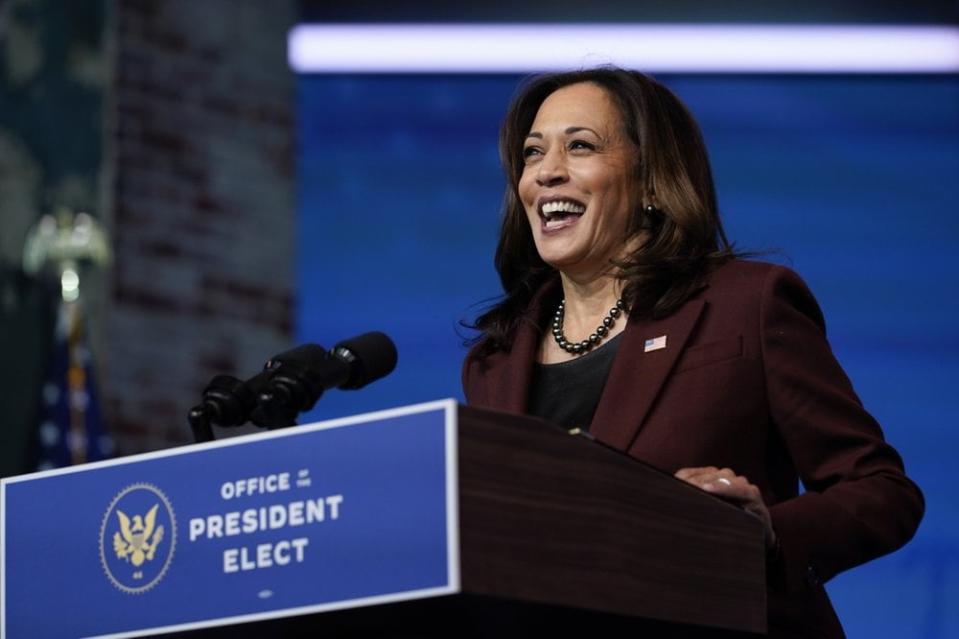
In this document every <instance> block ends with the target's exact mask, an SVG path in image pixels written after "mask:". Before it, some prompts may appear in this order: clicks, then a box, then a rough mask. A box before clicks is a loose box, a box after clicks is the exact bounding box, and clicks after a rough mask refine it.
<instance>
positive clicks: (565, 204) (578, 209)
mask: <svg viewBox="0 0 959 639" xmlns="http://www.w3.org/2000/svg"><path fill="white" fill-rule="evenodd" d="M542 211H543V215H544V216H545V217H546V219H549V217H550V216H551V215H553V214H554V213H572V214H575V215H581V214H583V213H585V212H586V207H585V206H583V205H582V204H576V203H575V202H569V201H567V200H554V201H552V202H547V203H546V204H544V205H543V208H542Z"/></svg>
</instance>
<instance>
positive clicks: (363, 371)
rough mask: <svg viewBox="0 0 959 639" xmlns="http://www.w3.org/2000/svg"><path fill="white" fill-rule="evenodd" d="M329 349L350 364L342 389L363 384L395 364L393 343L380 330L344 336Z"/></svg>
mask: <svg viewBox="0 0 959 639" xmlns="http://www.w3.org/2000/svg"><path fill="white" fill-rule="evenodd" d="M331 352H332V353H333V356H334V357H337V358H339V359H341V360H343V361H345V362H347V363H348V364H349V365H350V377H349V379H347V380H346V381H345V382H343V383H342V384H340V386H339V387H340V388H342V389H347V390H352V389H357V388H363V387H364V386H366V385H367V384H369V383H370V382H375V381H376V380H378V379H380V378H381V377H385V376H387V375H389V374H390V373H391V372H393V369H394V368H396V360H397V354H396V344H394V343H393V340H391V339H390V338H389V337H388V336H386V335H385V334H383V333H380V332H379V331H373V332H370V333H363V334H362V335H357V336H356V337H351V338H350V339H347V340H343V341H342V342H340V343H339V344H337V345H336V346H334V347H333V350H332V351H331Z"/></svg>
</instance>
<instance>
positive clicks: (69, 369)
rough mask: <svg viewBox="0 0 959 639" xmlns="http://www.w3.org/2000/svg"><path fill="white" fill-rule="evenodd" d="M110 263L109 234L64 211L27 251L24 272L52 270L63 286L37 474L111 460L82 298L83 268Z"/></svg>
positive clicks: (48, 221) (33, 237)
mask: <svg viewBox="0 0 959 639" xmlns="http://www.w3.org/2000/svg"><path fill="white" fill-rule="evenodd" d="M108 261H109V249H108V246H107V241H106V236H105V233H104V232H103V230H102V229H101V228H100V226H99V225H98V224H97V223H96V221H95V220H94V219H93V218H92V217H91V216H89V215H87V214H86V213H80V214H77V215H73V213H71V212H70V211H68V210H61V211H60V212H58V214H57V216H56V217H53V216H49V215H45V216H43V217H42V218H41V219H40V222H39V223H38V224H37V225H36V226H35V227H34V228H33V229H32V230H31V232H30V234H29V235H28V237H27V241H26V245H25V247H24V257H23V262H24V271H26V272H28V273H32V274H37V273H39V272H41V271H47V272H52V273H53V274H54V275H56V276H58V278H59V282H60V301H59V308H58V311H57V322H56V328H55V335H54V340H53V347H52V349H51V353H50V360H49V364H48V368H47V374H46V377H45V380H44V384H43V387H42V390H41V396H40V403H41V405H40V411H39V420H38V421H39V423H38V428H37V452H38V455H37V460H38V462H37V470H49V469H51V468H59V467H62V466H69V465H73V464H82V463H85V462H88V461H97V460H100V459H106V458H108V457H109V456H110V455H111V454H112V452H113V442H112V439H111V438H110V437H109V435H108V434H107V433H106V431H105V428H104V424H103V415H102V412H101V410H100V402H99V395H98V391H97V384H96V375H95V371H96V368H95V366H94V358H93V354H92V352H91V350H90V347H89V344H88V340H87V331H86V322H85V319H86V318H85V314H84V310H83V302H82V299H81V294H80V277H81V272H83V271H82V270H81V266H90V267H95V266H100V265H103V264H105V263H107V262H108Z"/></svg>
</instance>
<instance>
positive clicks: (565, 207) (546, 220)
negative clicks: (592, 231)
mask: <svg viewBox="0 0 959 639" xmlns="http://www.w3.org/2000/svg"><path fill="white" fill-rule="evenodd" d="M585 212H586V205H585V204H583V203H582V202H578V201H576V200H571V199H565V198H561V199H550V200H544V201H541V202H540V204H539V216H540V218H541V219H542V220H543V228H544V229H545V230H547V231H555V230H559V229H561V228H564V227H567V226H569V225H571V224H573V223H574V222H575V221H576V220H577V219H578V218H579V217H581V216H582V215H583V213H585Z"/></svg>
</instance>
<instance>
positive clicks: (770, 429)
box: [463, 68, 924, 637]
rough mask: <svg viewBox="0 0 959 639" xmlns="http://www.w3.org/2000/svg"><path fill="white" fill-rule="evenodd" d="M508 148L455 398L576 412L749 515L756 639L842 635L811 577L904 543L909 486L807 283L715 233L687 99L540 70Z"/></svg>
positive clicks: (635, 83)
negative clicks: (760, 565)
mask: <svg viewBox="0 0 959 639" xmlns="http://www.w3.org/2000/svg"><path fill="white" fill-rule="evenodd" d="M500 153H501V157H502V160H503V163H504V165H505V167H506V173H507V176H508V179H509V184H508V186H507V190H506V197H505V211H504V219H503V223H502V228H501V232H500V238H499V245H498V247H497V253H496V266H497V270H498V272H499V275H500V278H501V282H502V285H503V288H504V292H505V295H504V297H503V299H502V301H501V302H500V303H499V304H498V305H496V306H495V307H493V308H492V309H491V310H490V311H488V312H487V313H486V314H484V315H482V316H481V317H480V318H478V320H477V322H476V326H477V328H478V329H479V330H480V331H481V332H482V335H481V336H480V338H479V339H478V340H477V343H476V344H475V345H474V347H473V348H472V350H471V351H470V353H469V354H468V355H467V358H466V361H465V364H464V369H463V385H464V389H465V393H466V397H467V400H468V402H469V403H471V404H474V405H479V406H485V407H489V408H494V409H500V410H507V411H512V412H524V413H529V414H532V415H536V416H539V417H543V418H546V419H549V420H551V421H554V422H556V423H558V424H560V425H562V426H564V427H567V428H580V429H584V430H589V431H590V432H591V434H592V435H593V436H594V437H595V438H596V439H598V440H600V441H603V442H605V443H606V444H608V445H611V446H613V447H615V448H618V449H621V450H623V451H625V452H628V453H629V454H630V455H633V456H634V457H637V458H639V459H642V460H644V461H646V462H648V463H650V464H652V465H654V466H657V467H659V468H661V469H663V470H665V471H667V472H670V473H673V474H675V476H676V477H677V478H679V479H681V480H683V481H686V482H689V483H691V484H693V485H696V486H698V487H700V488H702V489H703V490H706V491H708V492H711V493H713V494H715V495H717V496H718V497H721V498H723V499H726V500H729V501H731V502H733V503H735V504H737V505H739V506H740V507H742V508H743V509H745V510H746V511H748V512H750V513H752V514H754V515H755V516H756V517H758V518H759V519H760V521H762V523H763V525H764V527H765V530H766V541H767V547H768V550H769V568H770V569H769V572H768V583H767V589H768V598H767V602H768V614H769V636H770V637H823V636H825V637H841V636H843V633H842V627H841V626H840V624H839V621H838V619H837V618H836V616H835V613H834V612H833V610H832V607H831V605H830V603H829V600H828V597H827V596H826V592H825V590H824V589H823V582H824V581H825V580H827V579H829V578H831V577H832V576H834V575H836V574H837V573H839V572H841V571H843V570H846V569H848V568H850V567H853V566H855V565H858V564H861V563H863V562H865V561H868V560H870V559H872V558H875V557H877V556H879V555H882V554H885V553H887V552H890V551H892V550H894V549H895V548H898V547H899V546H901V545H902V544H904V543H905V542H906V541H908V539H909V538H910V537H911V536H912V535H913V533H914V532H915V530H916V527H917V525H918V523H919V520H920V518H921V517H922V513H923V508H924V503H923V498H922V494H921V493H920V492H919V490H918V488H917V487H916V486H915V484H913V483H912V482H911V481H910V480H909V479H908V478H907V477H906V476H905V474H904V471H903V467H902V461H901V459H900V457H899V455H898V454H897V453H896V451H895V450H893V449H892V448H891V447H890V446H889V445H888V444H887V443H886V442H885V440H884V438H883V434H882V431H881V429H880V428H879V425H878V424H877V423H876V422H875V420H874V419H873V418H872V416H871V415H869V413H867V412H866V411H865V410H864V409H863V407H862V404H861V402H860V401H859V398H858V397H857V396H856V394H855V393H854V391H853V389H852V386H851V384H850V383H849V380H848V379H847V377H846V375H845V373H844V372H843V370H842V368H841V367H840V365H839V364H838V362H837V361H836V359H835V357H834V356H833V354H832V351H831V349H830V347H829V344H828V342H827V341H826V337H825V324H824V320H823V317H822V313H821V311H820V309H819V306H818V305H817V303H816V301H815V299H814V298H813V296H812V294H811V293H810V292H809V290H808V288H807V287H806V286H805V284H804V283H803V282H802V280H801V279H800V278H799V277H798V276H797V275H796V274H795V273H793V272H792V271H790V270H788V269H785V268H782V267H779V266H774V265H772V264H764V263H761V262H749V261H745V260H743V259H740V258H741V256H737V254H736V253H735V251H734V250H733V249H732V247H731V246H730V244H729V242H728V241H727V240H726V237H725V233H724V232H723V229H722V225H721V222H720V220H719V216H718V213H717V206H716V198H715V192H714V188H713V181H712V176H711V172H710V168H709V162H708V159H707V154H706V151H705V147H704V144H703V141H702V136H701V134H700V133H699V128H698V126H697V125H696V123H695V121H694V120H693V118H692V117H691V116H690V115H689V112H688V111H687V110H686V108H685V107H684V106H683V105H682V103H681V102H680V101H679V100H678V99H677V98H676V97H675V96H674V95H673V94H672V93H671V92H670V91H669V90H668V89H666V88H665V87H663V86H662V85H660V84H659V83H657V82H655V81H654V80H652V79H651V78H649V77H647V76H644V75H642V74H639V73H635V72H630V71H625V70H620V69H608V68H603V69H593V70H587V71H579V72H572V73H564V74H558V75H547V76H541V77H538V78H535V79H533V80H532V81H531V82H530V83H529V84H527V85H526V86H525V87H524V88H523V90H521V92H520V93H519V95H518V97H517V98H516V99H515V100H514V102H513V105H512V107H511V108H510V110H509V113H508V114H507V117H506V121H505V123H504V126H503V129H502V134H501V138H500ZM800 481H802V483H803V485H804V487H805V492H804V493H803V494H802V495H800V494H799V482H800ZM823 522H828V525H824V524H823Z"/></svg>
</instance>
